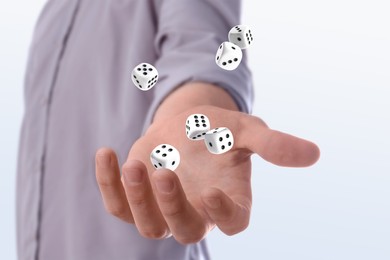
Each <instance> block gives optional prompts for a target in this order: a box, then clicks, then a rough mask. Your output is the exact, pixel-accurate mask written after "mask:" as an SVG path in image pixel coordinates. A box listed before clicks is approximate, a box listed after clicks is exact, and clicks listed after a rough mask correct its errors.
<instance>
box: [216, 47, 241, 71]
mask: <svg viewBox="0 0 390 260" xmlns="http://www.w3.org/2000/svg"><path fill="white" fill-rule="evenodd" d="M241 60H242V50H241V48H240V47H238V46H237V45H235V44H234V43H231V42H223V43H222V44H221V45H219V47H218V51H217V54H216V55H215V63H217V65H218V66H219V67H220V68H222V69H224V70H235V69H236V68H237V67H238V65H240V62H241Z"/></svg>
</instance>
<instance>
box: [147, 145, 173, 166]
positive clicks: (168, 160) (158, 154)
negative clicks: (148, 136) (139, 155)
mask: <svg viewBox="0 0 390 260" xmlns="http://www.w3.org/2000/svg"><path fill="white" fill-rule="evenodd" d="M150 161H151V162H152V164H153V166H154V168H156V169H161V168H166V169H169V170H171V171H174V170H176V168H177V167H178V166H179V164H180V154H179V151H178V150H177V149H176V148H175V147H173V146H172V145H169V144H160V145H158V146H156V148H154V149H153V151H152V153H151V154H150Z"/></svg>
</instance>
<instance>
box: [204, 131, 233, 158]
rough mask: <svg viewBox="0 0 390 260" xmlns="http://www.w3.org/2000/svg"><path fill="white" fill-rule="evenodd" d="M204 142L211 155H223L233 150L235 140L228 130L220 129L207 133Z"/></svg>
mask: <svg viewBox="0 0 390 260" xmlns="http://www.w3.org/2000/svg"><path fill="white" fill-rule="evenodd" d="M204 142H205V144H206V147H207V149H208V150H209V152H210V153H213V154H222V153H226V152H227V151H229V150H230V149H232V147H233V144H234V138H233V134H232V132H231V131H230V130H229V129H228V128H226V127H218V128H215V129H212V130H210V131H208V132H207V133H206V135H205V137H204Z"/></svg>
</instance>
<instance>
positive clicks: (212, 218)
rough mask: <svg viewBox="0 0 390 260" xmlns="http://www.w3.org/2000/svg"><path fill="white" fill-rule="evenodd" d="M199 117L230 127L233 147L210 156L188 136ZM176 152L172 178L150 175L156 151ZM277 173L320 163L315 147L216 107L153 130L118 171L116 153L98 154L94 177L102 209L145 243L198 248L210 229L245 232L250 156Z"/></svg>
mask: <svg viewBox="0 0 390 260" xmlns="http://www.w3.org/2000/svg"><path fill="white" fill-rule="evenodd" d="M194 113H201V114H205V115H207V117H208V118H209V119H210V122H211V126H212V128H214V127H221V126H225V127H228V128H229V129H230V130H231V131H232V133H233V136H234V147H233V148H232V149H231V150H230V151H229V152H227V153H225V154H221V155H214V154H211V153H210V152H208V150H207V148H206V146H205V144H204V142H203V141H192V140H189V139H188V138H187V137H186V134H185V121H186V118H187V117H188V116H189V115H190V114H194ZM161 143H168V144H171V145H173V146H174V147H176V148H177V149H178V150H179V152H180V156H181V163H180V165H179V167H178V168H177V169H176V171H175V172H172V171H170V170H167V169H160V170H155V169H154V167H153V166H152V164H151V162H150V157H149V156H150V153H151V151H152V150H153V149H154V147H156V146H157V145H159V144H161ZM254 153H256V154H258V155H259V156H261V157H262V158H263V159H265V160H267V161H269V162H271V163H273V164H276V165H280V166H289V167H303V166H309V165H312V164H313V163H315V162H316V161H317V160H318V158H319V149H318V147H317V146H316V145H315V144H313V143H311V142H309V141H306V140H303V139H300V138H297V137H294V136H291V135H288V134H285V133H281V132H278V131H275V130H271V129H270V128H268V127H267V125H266V124H265V123H264V122H263V121H262V120H261V119H259V118H257V117H254V116H250V115H247V114H244V113H240V112H236V111H230V110H224V109H220V108H217V107H213V106H201V107H197V108H194V109H190V110H188V111H186V112H184V113H181V114H179V115H176V116H173V117H171V118H170V119H168V120H163V121H161V120H160V121H158V122H156V123H153V124H152V125H151V126H150V127H149V129H148V131H147V132H146V133H145V135H144V136H142V137H141V138H140V139H138V140H137V141H136V142H135V143H134V145H133V147H132V148H131V150H130V152H129V155H128V158H127V161H126V162H125V163H124V165H123V166H122V177H120V170H119V165H118V161H117V158H116V155H115V153H114V151H112V150H111V149H109V148H101V149H99V150H98V151H97V153H96V162H97V164H96V177H97V181H98V184H99V187H100V190H101V193H102V197H103V201H104V205H105V207H106V209H107V211H108V212H109V213H111V214H112V215H114V216H116V217H118V218H120V219H122V220H124V221H127V222H129V223H133V224H135V225H136V227H137V228H138V230H139V232H140V234H141V235H143V236H144V237H147V238H165V237H168V236H170V235H171V234H172V235H173V236H174V237H175V239H176V240H177V241H178V242H180V243H183V244H188V243H194V242H197V241H200V240H201V239H202V238H204V236H205V235H206V234H207V233H208V232H209V231H210V230H211V229H212V228H214V227H215V226H218V228H219V229H220V230H221V231H223V232H224V233H226V234H227V235H233V234H236V233H238V232H241V231H242V230H244V229H245V228H246V227H247V226H248V223H249V217H250V211H251V204H252V198H251V183H250V180H251V178H250V177H251V160H250V157H251V155H252V154H254Z"/></svg>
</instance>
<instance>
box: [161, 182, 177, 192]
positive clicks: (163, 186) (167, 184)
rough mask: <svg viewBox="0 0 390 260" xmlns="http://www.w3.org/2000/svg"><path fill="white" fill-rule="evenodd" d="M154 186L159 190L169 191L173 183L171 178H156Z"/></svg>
mask: <svg viewBox="0 0 390 260" xmlns="http://www.w3.org/2000/svg"><path fill="white" fill-rule="evenodd" d="M156 186H157V189H158V191H159V192H162V193H170V192H171V191H172V190H173V188H174V186H175V185H174V183H173V181H171V180H158V181H157V182H156Z"/></svg>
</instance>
